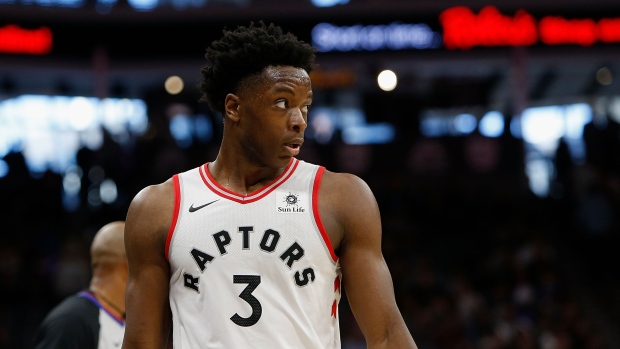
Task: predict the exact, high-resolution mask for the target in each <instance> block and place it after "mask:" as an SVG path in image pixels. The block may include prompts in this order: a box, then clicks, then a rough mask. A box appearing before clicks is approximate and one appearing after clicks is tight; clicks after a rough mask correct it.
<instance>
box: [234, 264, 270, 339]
mask: <svg viewBox="0 0 620 349" xmlns="http://www.w3.org/2000/svg"><path fill="white" fill-rule="evenodd" d="M233 283H235V284H248V285H247V286H246V288H244V289H243V291H241V294H240V295H239V298H241V299H243V300H244V301H246V302H248V304H249V305H250V306H251V307H252V314H251V315H250V316H249V317H247V318H244V317H241V316H239V314H237V313H235V315H233V316H231V317H230V320H232V322H234V323H235V324H237V325H239V326H243V327H248V326H252V325H255V324H256V323H257V322H258V320H259V319H260V317H261V315H262V314H263V307H262V306H261V305H260V302H259V301H258V299H256V297H254V296H253V295H252V292H253V291H254V290H255V289H256V287H257V286H258V285H259V284H260V276H259V275H233Z"/></svg>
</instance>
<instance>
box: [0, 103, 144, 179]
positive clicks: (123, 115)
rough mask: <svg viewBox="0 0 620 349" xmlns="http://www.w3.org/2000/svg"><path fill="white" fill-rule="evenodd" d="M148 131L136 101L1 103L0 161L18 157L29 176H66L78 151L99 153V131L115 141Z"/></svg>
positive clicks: (100, 135)
mask: <svg viewBox="0 0 620 349" xmlns="http://www.w3.org/2000/svg"><path fill="white" fill-rule="evenodd" d="M147 126H148V117H147V113H146V103H145V102H144V101H142V100H139V99H116V98H107V99H98V98H91V97H67V96H43V95H22V96H18V97H15V98H10V99H6V100H3V101H0V157H3V156H5V155H6V154H7V153H8V152H10V151H22V152H23V154H24V158H25V160H26V164H27V165H28V168H29V170H30V171H31V173H32V174H33V175H36V174H37V173H39V174H40V173H42V172H44V171H45V170H48V169H49V170H52V171H54V172H56V173H64V172H65V171H66V169H67V168H69V167H70V166H71V165H74V164H75V161H76V159H75V156H76V154H77V152H78V150H79V149H80V148H82V147H88V148H89V149H91V150H96V149H99V147H101V145H102V144H103V131H102V128H105V129H106V130H108V131H109V132H110V134H111V135H112V137H113V139H116V140H117V139H119V135H121V136H122V135H126V138H128V135H129V134H142V133H143V132H144V131H145V130H146V128H147Z"/></svg>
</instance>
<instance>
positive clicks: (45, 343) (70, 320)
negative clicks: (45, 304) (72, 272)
mask: <svg viewBox="0 0 620 349" xmlns="http://www.w3.org/2000/svg"><path fill="white" fill-rule="evenodd" d="M99 327H100V325H99V307H98V306H97V305H96V304H94V303H93V302H92V301H91V300H89V299H87V298H83V297H80V296H78V295H73V296H69V297H67V298H65V299H64V300H63V301H62V302H60V303H59V304H58V305H56V306H55V307H54V308H53V309H52V310H51V311H50V312H49V313H48V314H47V316H46V317H45V319H44V320H43V322H42V323H41V325H40V326H39V328H38V330H37V334H36V337H35V347H36V348H37V349H40V348H41V349H43V348H45V349H50V348H64V349H70V348H80V349H86V348H95V347H96V345H97V338H98V337H99V333H98V332H99Z"/></svg>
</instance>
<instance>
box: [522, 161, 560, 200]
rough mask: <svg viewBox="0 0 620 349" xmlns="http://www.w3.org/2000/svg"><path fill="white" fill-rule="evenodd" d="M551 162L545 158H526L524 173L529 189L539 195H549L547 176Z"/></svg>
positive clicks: (550, 168) (551, 166)
mask: <svg viewBox="0 0 620 349" xmlns="http://www.w3.org/2000/svg"><path fill="white" fill-rule="evenodd" d="M552 170H553V164H551V163H550V161H549V160H547V159H542V158H539V159H526V161H525V173H526V174H527V177H528V179H529V185H530V190H531V191H532V192H533V193H534V194H536V195H538V196H541V197H545V196H547V195H549V184H550V183H549V178H550V176H551V172H552Z"/></svg>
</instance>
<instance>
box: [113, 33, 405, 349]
mask: <svg viewBox="0 0 620 349" xmlns="http://www.w3.org/2000/svg"><path fill="white" fill-rule="evenodd" d="M315 52H316V51H315V49H314V48H313V47H312V46H310V45H308V44H307V43H305V42H302V41H299V40H297V38H296V37H295V36H293V35H292V34H290V33H284V32H283V30H282V29H281V28H280V27H278V26H275V25H273V24H270V25H265V24H264V23H262V22H261V23H260V24H258V25H255V24H253V23H252V24H251V25H250V26H248V27H238V28H237V29H236V30H224V35H223V38H222V39H220V40H217V41H214V42H213V43H212V45H211V46H210V47H209V48H208V49H207V53H206V57H207V59H208V61H209V63H210V65H208V66H207V67H205V68H203V70H202V78H203V80H202V83H201V85H200V87H201V90H202V92H203V93H204V96H203V99H204V100H206V101H207V102H208V103H209V105H210V107H211V108H212V109H213V110H215V111H217V112H220V113H222V115H223V117H224V135H223V139H222V143H221V147H220V150H219V153H218V155H217V157H216V159H215V161H213V162H210V163H206V164H204V165H202V166H200V167H197V168H195V169H192V170H189V171H187V172H184V173H180V174H177V175H174V176H173V177H172V178H171V179H169V180H168V181H166V182H164V183H162V184H158V185H152V186H149V187H147V188H145V189H143V190H142V191H141V192H139V193H138V194H137V195H136V197H135V198H134V199H133V201H132V203H131V205H130V207H129V211H128V214H127V219H126V222H127V230H126V235H125V243H126V246H127V256H128V261H129V278H128V282H127V331H126V335H125V339H124V342H123V348H125V349H132V348H142V349H144V348H163V347H164V345H165V343H166V342H167V340H168V337H169V334H170V332H172V338H173V341H174V345H175V347H183V348H186V347H187V348H285V349H288V348H313V349H318V348H325V349H328V348H329V349H336V348H340V347H341V344H340V342H341V340H340V329H339V316H338V302H339V300H340V296H341V295H340V292H341V284H340V282H341V279H342V280H343V283H344V289H345V290H346V295H347V298H348V300H349V303H350V305H351V309H352V311H353V314H354V315H355V318H356V320H357V323H358V324H359V327H360V329H361V332H362V333H363V336H364V338H365V341H366V343H367V346H368V348H375V349H376V348H398V349H405V348H409V349H414V348H416V345H415V343H414V340H413V338H412V336H411V334H410V333H409V331H408V328H407V326H406V325H405V322H404V320H403V318H402V316H401V314H400V311H399V309H398V307H397V305H396V301H395V297H394V289H393V285H392V279H391V276H390V272H389V270H388V268H387V265H386V263H385V260H384V257H383V254H382V251H381V234H382V233H381V220H380V216H379V209H378V206H377V203H376V200H375V197H374V195H373V193H372V192H371V190H370V188H369V187H368V185H367V184H366V183H365V182H364V181H362V180H361V179H360V178H358V177H357V176H354V175H352V174H346V173H334V172H330V171H327V170H325V168H324V167H322V166H317V165H313V164H309V163H306V162H303V161H299V160H297V159H296V158H295V156H296V155H297V154H298V153H299V150H300V147H301V145H302V143H303V141H304V130H305V129H306V126H307V121H308V120H307V113H308V108H309V107H310V104H311V103H312V88H311V83H310V78H309V75H308V72H309V71H311V70H312V68H313V66H314V58H315Z"/></svg>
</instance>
